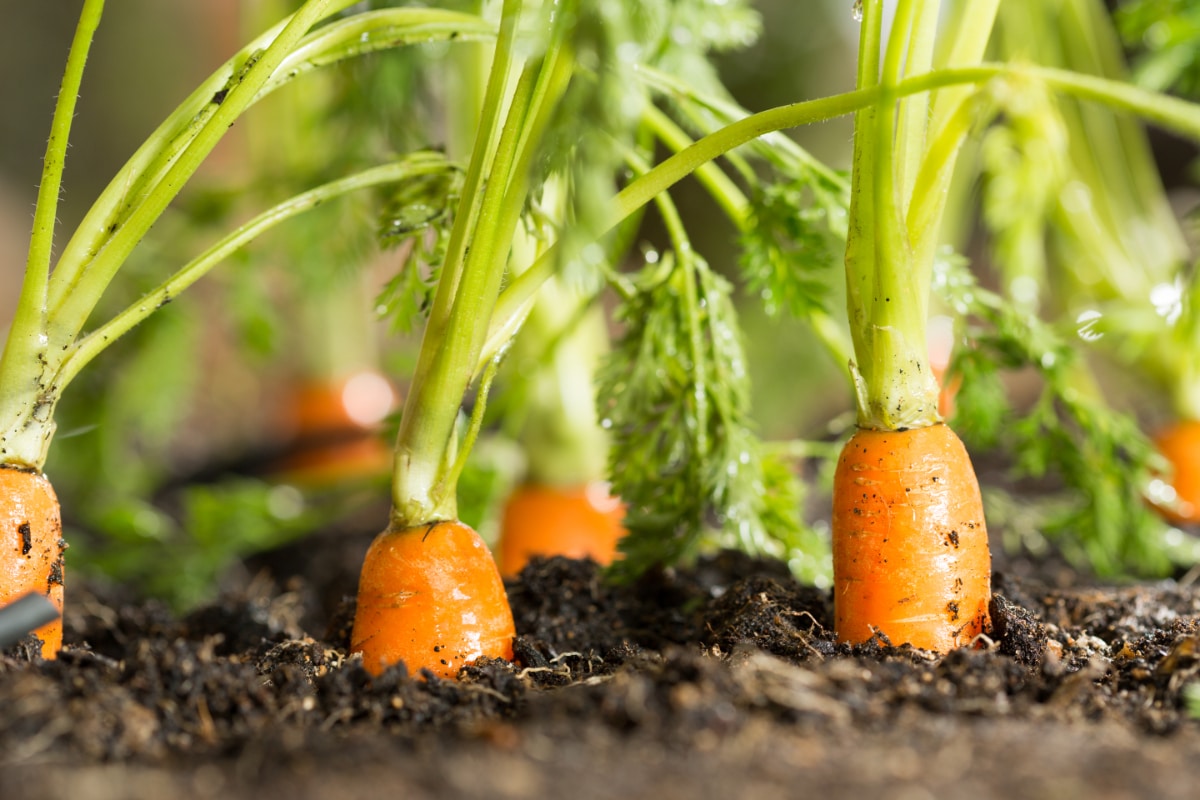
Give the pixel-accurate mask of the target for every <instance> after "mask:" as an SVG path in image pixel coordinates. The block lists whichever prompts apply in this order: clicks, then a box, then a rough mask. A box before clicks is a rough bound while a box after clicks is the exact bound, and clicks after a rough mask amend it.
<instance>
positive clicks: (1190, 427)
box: [1154, 420, 1200, 525]
mask: <svg viewBox="0 0 1200 800" xmlns="http://www.w3.org/2000/svg"><path fill="white" fill-rule="evenodd" d="M1154 444H1155V446H1157V447H1158V452H1160V453H1162V455H1163V458H1165V459H1167V461H1169V462H1170V463H1171V472H1172V475H1171V486H1172V487H1174V489H1175V499H1176V503H1175V505H1174V506H1172V507H1168V506H1165V505H1164V506H1159V510H1160V512H1161V513H1162V515H1163V516H1164V517H1166V518H1167V519H1168V520H1170V521H1171V522H1173V523H1175V524H1177V525H1184V524H1191V525H1194V524H1196V523H1200V421H1197V420H1181V421H1179V422H1176V423H1175V424H1173V425H1170V426H1168V427H1167V428H1164V429H1163V430H1162V431H1161V432H1159V434H1158V435H1157V436H1155V437H1154Z"/></svg>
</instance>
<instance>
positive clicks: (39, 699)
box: [0, 548, 1200, 800]
mask: <svg viewBox="0 0 1200 800" xmlns="http://www.w3.org/2000/svg"><path fill="white" fill-rule="evenodd" d="M344 549H347V548H344ZM1016 572H1017V571H1016V570H1014V572H1013V575H1014V576H1015V575H1016ZM266 574H267V573H266V572H263V573H261V574H260V576H259V577H258V578H257V579H255V580H253V581H251V582H250V583H249V584H248V586H247V588H245V589H244V591H242V592H240V593H238V594H228V593H227V594H226V595H225V596H224V597H223V599H222V600H221V601H220V602H219V603H217V604H214V605H211V606H207V607H204V608H201V609H199V610H197V611H195V612H193V613H191V614H189V615H186V616H184V617H183V618H176V617H174V616H173V615H171V614H170V613H168V612H167V611H166V610H165V609H164V608H163V607H161V606H158V605H156V604H154V603H130V602H126V601H124V600H122V599H121V598H120V597H119V596H118V595H117V594H115V593H113V592H105V591H97V590H88V589H84V588H83V587H80V586H79V585H78V584H76V585H74V586H73V587H72V602H71V603H70V604H68V613H67V618H66V631H67V633H66V640H67V642H68V644H69V647H68V649H67V650H66V651H65V652H64V653H63V654H62V657H61V658H60V660H59V661H57V662H46V663H37V664H31V663H28V662H25V661H23V660H21V658H20V657H19V654H14V653H13V652H12V651H10V654H9V655H8V656H7V657H5V658H3V659H2V660H0V709H3V712H2V713H0V765H2V768H0V796H3V797H22V798H40V797H66V796H75V797H88V798H109V797H113V798H116V797H121V798H130V797H132V798H140V797H155V798H160V797H210V796H211V797H222V798H225V797H253V798H256V800H268V799H269V798H297V797H322V798H339V797H351V796H363V795H364V794H365V792H366V791H367V790H368V788H370V789H381V790H384V791H388V792H389V793H392V792H399V793H400V794H398V795H394V796H403V797H406V798H420V797H456V796H463V797H533V796H539V797H571V798H591V797H596V798H600V797H618V796H634V797H660V798H675V797H681V798H682V797H689V798H697V797H713V798H717V797H735V796H744V797H755V798H764V797H788V796H797V795H798V794H801V793H803V794H807V795H811V796H820V797H863V796H867V795H870V794H876V793H878V792H880V791H883V790H885V789H886V791H887V792H888V793H889V796H896V797H909V798H927V797H961V796H964V794H963V793H964V792H967V791H969V793H970V796H972V797H975V798H988V797H1043V796H1044V797H1051V796H1053V797H1058V798H1065V797H1088V798H1120V797H1130V798H1132V797H1149V796H1154V797H1164V798H1173V797H1179V798H1185V797H1186V798H1192V797H1194V796H1195V788H1196V786H1197V785H1200V758H1198V756H1200V721H1198V720H1196V719H1193V718H1191V717H1189V716H1188V714H1187V711H1186V707H1185V703H1184V700H1183V698H1182V696H1181V688H1182V687H1183V686H1184V685H1185V684H1186V683H1187V682H1189V681H1194V680H1195V679H1196V674H1197V672H1200V586H1197V585H1196V584H1191V585H1184V584H1183V583H1182V582H1180V583H1175V582H1166V583H1161V584H1152V585H1129V586H1122V587H1100V586H1094V585H1070V586H1060V585H1050V584H1049V583H1047V582H1046V581H1043V580H1039V579H1038V577H1036V575H1033V576H1029V577H1020V578H1018V577H1006V576H1005V574H1003V573H1001V574H998V575H997V579H996V582H995V590H996V593H997V595H998V597H997V599H996V601H995V604H994V607H993V615H994V620H995V622H996V623H997V626H996V631H995V635H994V636H993V640H994V641H993V642H992V644H991V645H990V646H985V648H984V649H979V650H974V651H965V650H963V651H957V652H954V653H952V654H950V655H949V656H946V657H944V658H940V659H939V658H934V657H932V656H929V655H927V654H925V653H922V652H919V651H914V650H911V649H910V648H908V647H901V648H891V647H888V646H887V645H886V644H884V643H881V642H875V643H871V644H868V645H865V646H859V647H855V648H850V647H847V646H839V645H835V644H834V642H833V640H832V637H831V635H830V634H829V633H828V630H829V628H830V597H829V595H828V593H827V592H823V591H819V590H815V589H811V588H806V587H802V586H800V585H799V584H797V583H795V582H794V581H793V580H792V579H791V578H790V577H789V576H788V574H787V572H786V570H785V569H784V568H783V567H782V566H781V565H779V564H776V563H773V562H765V561H755V560H751V559H748V558H746V557H744V556H740V555H737V554H723V555H721V556H719V557H717V558H714V559H710V560H706V561H704V562H702V563H700V564H699V565H698V566H697V567H695V568H693V569H688V570H670V571H666V572H658V573H652V574H648V575H646V576H644V577H643V578H642V579H641V580H640V581H639V582H638V583H636V584H633V585H630V586H625V587H610V586H608V585H606V584H604V583H602V582H601V580H600V578H599V575H598V573H597V570H596V568H595V567H594V566H593V565H592V564H590V563H589V562H574V561H567V560H563V559H554V560H550V561H546V562H535V563H534V564H533V565H531V566H530V567H529V568H527V569H526V570H525V572H524V573H522V575H521V577H520V579H519V580H517V581H516V582H514V583H512V584H511V585H510V586H509V592H510V597H511V600H512V604H513V608H514V613H515V615H516V621H517V631H518V634H519V638H518V641H517V646H516V651H517V659H516V661H517V663H515V664H508V663H505V662H490V663H485V664H480V665H478V666H475V667H471V668H468V669H467V670H466V671H465V672H464V675H463V676H462V679H461V681H460V682H457V683H453V682H444V681H439V680H431V681H420V680H412V679H409V678H408V677H406V676H405V675H404V673H403V670H401V669H397V670H393V671H391V672H389V673H387V674H385V675H384V676H382V677H381V678H379V679H376V680H371V679H370V678H369V677H368V675H367V674H366V673H365V672H364V671H363V670H362V669H361V667H360V666H359V665H358V663H357V661H356V660H355V659H352V658H348V657H347V655H346V652H345V650H346V628H345V624H344V622H345V620H347V619H348V616H347V615H346V613H345V612H346V610H347V609H346V608H345V607H343V608H341V609H339V610H338V611H336V612H335V613H333V614H331V615H327V614H326V611H327V609H326V607H324V602H323V601H322V600H320V599H318V598H320V597H322V596H323V595H324V594H326V593H327V592H328V591H331V588H330V587H331V586H335V585H336V583H337V580H339V578H338V577H337V576H331V575H330V574H329V573H326V574H325V576H324V577H322V579H321V581H320V582H319V583H313V582H310V581H307V580H306V579H304V578H301V577H298V576H291V577H288V576H284V575H280V576H276V578H275V579H272V578H267V577H264V576H265V575H266ZM349 577H350V576H342V579H346V578H349Z"/></svg>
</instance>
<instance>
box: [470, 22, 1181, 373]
mask: <svg viewBox="0 0 1200 800" xmlns="http://www.w3.org/2000/svg"><path fill="white" fill-rule="evenodd" d="M865 22H866V18H865V17H864V24H865ZM1008 76H1012V77H1018V78H1024V79H1029V80H1037V81H1040V82H1042V83H1043V84H1044V85H1046V86H1048V87H1049V88H1051V89H1053V90H1055V91H1058V92H1062V93H1064V94H1068V95H1071V96H1074V97H1079V98H1081V99H1084V100H1090V101H1093V102H1097V103H1101V104H1104V105H1107V106H1109V107H1110V108H1113V109H1115V110H1117V111H1121V112H1125V113H1128V114H1133V115H1137V116H1140V117H1142V118H1144V119H1146V120H1148V121H1150V122H1152V123H1155V124H1157V125H1159V126H1161V127H1163V128H1165V129H1167V130H1170V131H1174V132H1176V133H1179V134H1181V135H1183V136H1187V137H1189V138H1191V139H1194V140H1197V141H1200V106H1196V105H1194V104H1192V103H1189V102H1187V101H1184V100H1180V99H1178V98H1175V97H1170V96H1168V95H1164V94H1160V93H1157V92H1151V91H1148V90H1145V89H1141V88H1138V87H1136V86H1131V85H1128V84H1124V83H1120V82H1118V81H1111V80H1105V79H1103V78H1095V77H1092V76H1087V75H1079V74H1076V73H1073V72H1070V71H1067V70H1061V69H1050V68H1046V67H1036V66H1031V65H1025V64H1021V65H1018V64H986V63H985V64H979V65H977V66H973V67H955V68H943V69H936V70H934V71H932V72H929V73H926V74H924V75H917V76H914V77H912V78H906V79H904V80H903V81H902V82H901V83H900V84H898V85H897V86H896V87H895V89H894V96H896V97H904V96H907V95H910V94H916V93H919V92H928V91H932V90H936V89H944V88H947V87H972V86H975V87H977V86H979V85H980V84H984V83H987V82H988V81H990V80H992V79H995V78H1004V77H1008ZM880 96H881V91H880V89H879V88H878V87H877V86H872V87H870V88H860V89H856V90H854V91H852V92H846V93H843V94H837V95H833V96H830V97H825V98H821V99H818V100H808V101H804V102H800V103H792V104H790V105H786V106H778V107H776V108H771V109H768V110H766V111H760V112H758V113H757V114H751V115H750V116H748V117H745V118H743V119H740V120H738V121H737V122H733V123H731V124H729V125H727V126H725V127H724V128H721V129H720V130H717V131H714V132H713V133H711V134H709V135H707V136H705V137H704V138H702V139H699V140H697V141H696V143H695V144H693V145H692V146H691V147H688V148H686V149H685V150H683V151H681V152H678V153H675V154H673V155H671V156H669V157H668V158H666V159H665V160H663V161H662V162H661V163H659V164H658V165H657V166H656V167H654V169H652V170H650V171H649V172H647V173H646V174H644V175H641V176H639V177H637V178H636V179H635V180H633V181H632V182H631V183H630V184H629V185H628V186H626V187H625V188H624V189H622V190H621V191H620V192H619V193H618V194H617V195H616V196H615V197H614V199H613V202H612V204H611V205H610V208H611V211H610V216H609V218H608V220H607V222H606V223H605V224H603V225H600V226H598V228H597V230H596V236H597V237H599V236H602V235H603V234H605V233H607V232H608V231H610V230H612V229H613V228H614V227H616V226H617V225H619V224H620V223H621V222H622V221H623V220H625V219H626V218H627V217H629V216H630V215H631V214H634V213H635V212H637V211H638V210H640V209H641V208H642V207H643V206H645V205H646V204H647V203H648V202H650V201H651V200H653V199H654V197H655V196H656V195H657V194H659V193H660V192H664V191H666V190H667V189H669V188H670V187H672V186H674V185H675V184H676V183H678V182H679V181H680V180H682V179H683V178H685V177H687V176H688V175H691V174H692V173H693V172H695V171H696V170H697V169H698V168H699V167H700V166H701V165H703V164H706V163H708V162H709V161H712V160H714V159H717V158H719V157H721V156H722V155H724V154H725V153H727V152H729V151H730V150H733V149H734V148H737V147H740V146H742V145H744V144H746V143H747V142H749V141H751V140H752V139H755V138H757V137H759V136H763V135H765V134H769V133H774V132H776V131H780V130H784V129H786V128H794V127H798V126H801V125H809V124H812V123H815V122H824V121H826V120H830V119H834V118H836V117H840V116H844V115H846V114H851V113H855V112H859V111H863V110H869V109H870V108H871V107H873V106H874V104H875V103H877V102H878V101H879V98H880ZM860 202H861V201H860ZM859 246H860V247H861V246H863V241H862V238H861V237H860V240H859ZM560 258H562V255H561V254H560V253H558V252H557V245H555V246H552V247H550V248H549V249H548V250H547V251H546V252H545V253H543V254H542V255H541V256H540V257H539V258H538V260H537V261H536V262H535V263H534V264H533V265H532V266H531V267H530V268H529V269H528V270H526V271H525V272H524V273H522V274H521V275H520V276H518V277H517V278H515V279H514V280H513V281H512V282H511V283H510V284H509V285H508V287H507V288H506V289H505V290H504V292H502V293H501V295H500V299H499V301H498V302H497V305H496V311H495V313H494V315H493V317H492V323H491V328H490V332H489V335H488V339H487V346H486V347H485V348H484V350H483V353H482V356H483V358H482V359H481V361H480V362H479V363H478V364H477V369H482V365H484V364H486V363H487V360H488V359H489V355H488V354H489V353H491V354H494V353H495V352H496V350H498V349H499V347H500V346H501V344H502V343H503V342H504V341H505V340H506V339H505V336H504V335H502V334H503V333H504V332H506V331H509V330H511V329H512V326H513V324H514V322H515V321H516V320H519V319H521V318H522V317H523V315H524V314H525V313H527V311H528V307H527V303H528V302H529V300H530V299H531V298H532V297H533V295H534V293H535V292H536V291H537V288H538V286H540V285H541V284H542V282H543V281H544V280H545V279H546V277H547V276H548V275H551V274H553V272H554V269H555V265H556V264H557V263H559V259H560Z"/></svg>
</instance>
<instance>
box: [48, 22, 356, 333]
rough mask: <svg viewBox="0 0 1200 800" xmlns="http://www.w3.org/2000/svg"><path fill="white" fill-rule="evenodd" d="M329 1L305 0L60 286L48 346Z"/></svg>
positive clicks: (84, 312)
mask: <svg viewBox="0 0 1200 800" xmlns="http://www.w3.org/2000/svg"><path fill="white" fill-rule="evenodd" d="M332 1H333V0H309V2H307V3H305V4H304V6H303V7H301V9H300V10H299V11H297V12H296V13H295V15H293V16H292V18H291V19H290V20H289V21H288V23H287V25H285V26H284V28H283V30H282V31H280V33H279V35H278V36H277V37H275V39H274V41H272V42H271V45H270V46H269V47H267V49H266V50H265V51H263V52H262V54H261V56H260V57H259V58H258V59H257V60H255V61H254V64H253V66H251V67H250V68H249V69H248V70H246V72H245V73H244V75H243V76H242V77H241V78H240V79H239V80H236V81H235V84H234V86H233V87H232V88H231V89H229V92H228V94H227V95H225V96H224V98H223V99H222V100H221V102H220V103H219V105H218V106H217V108H216V109H215V110H213V112H212V115H211V116H210V117H209V118H208V120H207V121H206V122H205V123H204V125H203V127H202V128H201V129H200V130H199V131H198V132H197V133H196V136H195V138H194V139H192V141H191V143H190V144H189V145H188V146H187V148H186V149H185V150H184V151H183V152H182V153H181V154H180V156H179V158H178V159H177V160H176V161H175V163H174V164H172V166H171V167H170V169H168V170H167V172H166V175H164V177H163V179H162V181H161V182H159V183H158V184H156V185H155V186H154V188H153V189H151V190H150V191H149V192H148V193H147V195H146V197H145V199H144V200H143V201H142V202H141V204H140V205H138V207H137V208H136V209H135V210H133V212H132V213H131V214H130V215H129V217H128V219H127V220H125V222H124V224H123V225H122V226H121V227H120V228H119V229H118V230H117V231H116V232H115V233H113V235H112V237H111V238H110V239H108V241H107V242H106V243H105V244H104V246H103V248H102V249H101V250H100V251H99V252H98V253H97V254H96V256H95V258H94V259H92V261H91V262H90V263H89V264H88V265H87V267H86V269H85V270H84V271H83V272H82V273H81V274H79V275H78V276H77V279H76V281H75V282H74V283H72V284H70V285H69V286H67V287H66V288H65V289H64V295H63V297H62V299H61V301H60V302H59V303H58V304H56V305H54V306H52V307H51V312H50V314H51V316H50V323H49V330H48V334H49V336H50V340H51V346H52V347H53V346H59V347H61V346H62V345H64V344H67V343H69V342H70V341H72V340H73V339H74V338H75V336H77V335H78V333H79V331H80V330H81V329H82V327H83V324H84V322H85V321H86V319H87V317H88V315H89V314H90V312H91V310H92V308H94V307H95V304H96V302H97V300H98V299H99V297H100V295H101V294H103V292H104V289H105V288H106V287H107V286H108V284H109V283H110V282H111V280H112V278H113V276H114V275H115V274H116V272H117V270H118V269H120V267H121V265H122V264H123V263H124V262H125V260H126V259H127V258H128V257H129V254H130V253H131V252H132V251H133V248H134V247H136V246H137V244H138V242H140V241H141V239H142V237H143V236H145V235H146V232H147V231H148V230H149V229H150V226H151V225H153V224H154V223H155V222H156V221H157V220H158V218H159V217H160V216H162V213H163V212H164V211H165V210H166V208H167V205H168V204H169V203H170V202H171V201H172V200H173V199H174V198H175V196H176V195H177V194H179V192H180V191H181V190H182V189H183V186H184V184H185V183H186V182H187V180H188V178H190V177H191V176H192V174H193V173H195V171H196V170H197V169H199V167H200V164H201V163H202V162H203V161H204V159H205V158H206V157H207V156H208V154H209V153H210V152H211V151H212V149H213V148H214V147H216V145H217V143H218V142H219V141H220V140H221V137H222V136H224V135H225V132H226V130H228V129H229V127H230V126H231V125H232V124H233V123H234V121H235V120H236V119H237V118H238V117H239V116H240V115H241V113H242V112H243V111H244V110H245V109H246V108H247V107H249V105H250V104H251V103H252V102H253V100H254V98H255V96H256V95H257V94H258V92H259V89H260V88H262V86H263V85H264V84H265V83H266V81H267V79H268V78H270V76H271V73H272V72H274V71H275V69H276V67H278V66H279V64H280V63H281V62H282V61H283V59H284V58H285V57H286V56H287V54H288V52H289V51H290V50H291V49H292V48H293V47H294V46H295V44H296V43H297V42H298V41H299V40H300V38H301V37H302V36H303V35H304V34H305V33H306V32H307V31H308V29H309V28H310V27H312V25H314V24H315V23H316V22H317V21H318V20H319V19H320V18H321V17H322V15H323V13H324V12H325V11H326V7H327V6H328V5H329V4H330V3H331V2H332Z"/></svg>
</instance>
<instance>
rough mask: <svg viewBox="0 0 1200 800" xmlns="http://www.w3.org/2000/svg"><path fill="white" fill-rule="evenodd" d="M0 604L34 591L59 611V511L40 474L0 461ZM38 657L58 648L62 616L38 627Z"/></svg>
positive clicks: (53, 653)
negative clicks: (39, 644)
mask: <svg viewBox="0 0 1200 800" xmlns="http://www.w3.org/2000/svg"><path fill="white" fill-rule="evenodd" d="M0 498H2V500H0V606H3V605H7V604H8V603H11V602H12V601H14V600H16V599H17V598H18V597H21V596H22V595H24V594H28V593H29V592H37V593H39V594H42V595H45V596H46V597H48V598H49V599H50V602H52V603H53V604H54V606H55V608H57V609H58V612H59V614H60V615H61V614H62V607H63V551H64V550H65V549H66V543H65V542H64V541H63V538H62V517H61V514H60V512H59V506H58V498H57V497H55V495H54V489H53V488H52V487H51V486H50V481H48V480H47V479H46V476H45V475H43V474H42V473H40V472H37V471H35V470H26V469H18V468H16V467H7V466H2V465H0ZM34 633H35V634H36V635H37V636H38V638H39V639H41V640H42V658H47V659H52V658H55V657H56V656H57V655H58V651H59V650H61V649H62V620H61V618H60V619H58V620H55V621H54V622H51V623H49V624H48V625H44V626H42V627H41V628H38V629H37V630H36V631H34Z"/></svg>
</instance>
